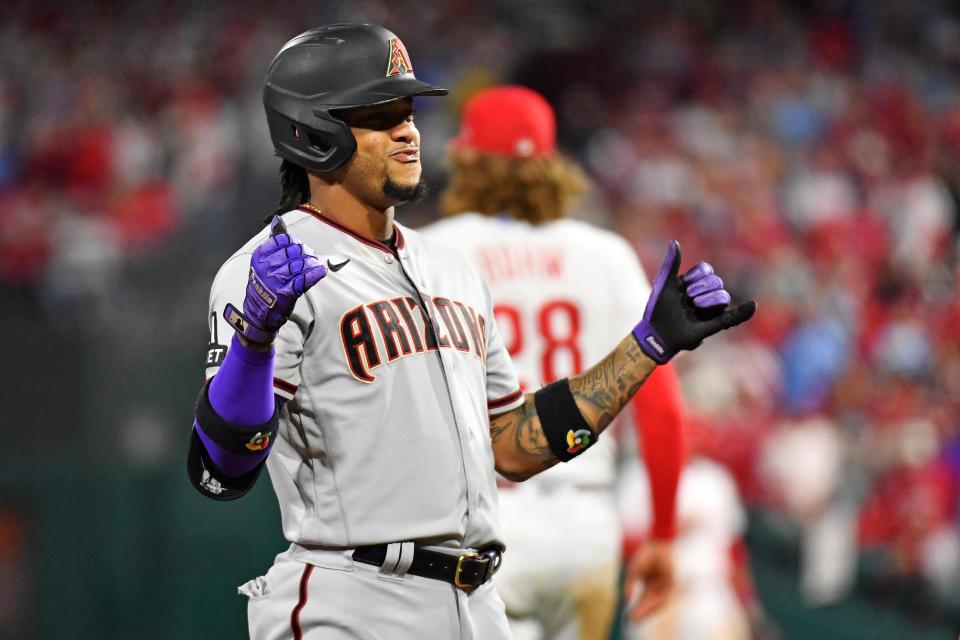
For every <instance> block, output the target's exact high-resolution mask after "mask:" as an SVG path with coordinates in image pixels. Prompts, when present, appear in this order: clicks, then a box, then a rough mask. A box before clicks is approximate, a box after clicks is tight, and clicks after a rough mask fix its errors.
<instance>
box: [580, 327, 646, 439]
mask: <svg viewBox="0 0 960 640" xmlns="http://www.w3.org/2000/svg"><path fill="white" fill-rule="evenodd" d="M655 366H656V364H655V363H654V362H653V361H652V360H650V359H649V358H648V357H647V356H646V355H644V353H643V352H642V351H641V350H640V347H639V346H637V341H636V340H635V339H634V338H633V336H627V337H626V338H624V339H623V340H622V341H621V342H620V344H619V345H618V346H617V348H616V349H614V350H613V351H611V352H610V354H609V355H608V356H607V357H606V358H604V359H603V360H601V361H600V363H599V364H597V365H596V366H594V367H592V368H591V369H589V370H587V371H585V372H583V373H582V374H580V375H578V376H574V377H572V378H570V391H571V393H573V399H574V400H575V401H576V403H577V407H578V408H579V409H580V413H582V414H583V417H584V418H585V419H586V421H587V423H588V424H589V425H590V427H591V429H593V432H594V433H600V432H601V431H603V430H604V429H606V428H607V426H608V425H609V424H610V423H611V422H612V421H613V419H614V418H615V417H616V416H617V414H618V413H620V410H621V409H623V407H624V406H626V404H627V402H629V401H630V398H632V397H633V395H634V394H635V393H636V392H637V389H639V388H640V385H642V384H643V382H644V380H646V379H647V377H648V376H649V375H650V374H651V373H652V372H653V369H654V367H655Z"/></svg>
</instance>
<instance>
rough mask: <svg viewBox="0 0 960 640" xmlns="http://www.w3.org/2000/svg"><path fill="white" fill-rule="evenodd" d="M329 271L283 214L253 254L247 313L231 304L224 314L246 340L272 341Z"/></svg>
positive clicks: (273, 223)
mask: <svg viewBox="0 0 960 640" xmlns="http://www.w3.org/2000/svg"><path fill="white" fill-rule="evenodd" d="M325 275H327V268H326V267H325V266H324V265H323V264H321V262H320V261H319V260H318V259H317V257H316V256H315V255H313V252H312V251H310V249H309V248H307V247H304V246H303V244H301V243H300V242H298V241H297V240H295V239H294V238H293V237H291V236H290V234H288V233H287V228H286V226H285V225H284V224H283V220H281V219H280V216H274V217H273V220H272V221H271V222H270V237H269V238H267V239H266V240H265V241H264V242H263V243H262V244H260V246H258V247H257V248H256V249H255V250H254V252H253V256H252V257H251V258H250V278H249V280H248V281H247V293H246V296H245V297H244V299H243V313H241V312H240V311H239V310H237V308H236V307H234V306H233V305H232V304H227V306H226V308H225V309H224V311H223V315H224V317H225V318H226V319H227V322H229V323H230V326H232V327H233V328H234V329H236V330H237V332H238V333H239V334H240V335H241V336H243V337H244V338H245V339H246V340H248V341H250V342H254V343H258V344H262V345H266V344H270V343H272V342H273V340H274V338H276V336H277V331H279V330H280V327H282V326H283V323H284V322H286V321H287V318H289V317H290V314H291V313H293V307H294V305H296V303H297V300H298V299H299V298H300V296H302V295H303V294H304V293H306V292H307V290H309V289H310V287H312V286H313V285H315V284H317V283H318V282H320V280H322V279H323V277H324V276H325Z"/></svg>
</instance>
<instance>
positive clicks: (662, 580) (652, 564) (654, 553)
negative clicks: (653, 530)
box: [623, 540, 673, 622]
mask: <svg viewBox="0 0 960 640" xmlns="http://www.w3.org/2000/svg"><path fill="white" fill-rule="evenodd" d="M638 590H641V591H640V593H639V597H638ZM672 591H673V545H672V544H671V543H669V542H665V541H663V540H648V541H647V542H645V543H644V544H643V546H641V547H640V549H638V550H637V552H636V553H634V554H633V557H632V558H630V562H629V563H627V573H626V577H625V579H624V583H623V596H624V601H625V602H626V603H627V606H628V607H630V610H629V615H630V620H631V621H633V622H636V621H638V620H642V619H643V618H646V617H647V616H649V615H650V614H652V613H654V612H655V611H656V610H657V609H659V608H660V607H662V606H663V604H664V603H665V602H666V601H667V599H668V598H669V597H670V593H671V592H672ZM635 599H636V602H634V600H635Z"/></svg>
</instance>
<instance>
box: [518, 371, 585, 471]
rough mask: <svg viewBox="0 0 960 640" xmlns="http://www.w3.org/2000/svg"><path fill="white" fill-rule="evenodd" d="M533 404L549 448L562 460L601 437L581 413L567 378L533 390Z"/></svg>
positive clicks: (569, 457)
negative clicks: (534, 391) (535, 390)
mask: <svg viewBox="0 0 960 640" xmlns="http://www.w3.org/2000/svg"><path fill="white" fill-rule="evenodd" d="M533 403H534V406H536V408H537V417H538V418H540V426H541V428H543V434H544V435H545V436H546V437H547V443H548V444H549V445H550V450H551V451H553V455H555V456H557V458H558V459H559V460H560V461H561V462H568V461H569V460H572V459H573V458H576V457H577V456H578V455H580V454H581V453H583V452H584V451H586V450H587V449H588V448H590V447H591V446H592V445H593V443H595V442H596V441H597V438H598V437H599V436H600V434H596V433H594V432H593V431H592V430H591V429H590V425H588V424H587V421H586V420H585V419H584V417H583V414H582V413H580V409H579V408H578V407H577V403H576V401H575V400H574V399H573V394H572V393H571V392H570V381H569V380H568V379H567V378H563V379H562V380H557V381H556V382H551V383H550V384H548V385H547V386H545V387H543V388H542V389H540V390H539V391H537V392H536V393H534V394H533Z"/></svg>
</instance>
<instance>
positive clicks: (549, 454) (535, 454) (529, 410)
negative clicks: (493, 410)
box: [490, 393, 559, 480]
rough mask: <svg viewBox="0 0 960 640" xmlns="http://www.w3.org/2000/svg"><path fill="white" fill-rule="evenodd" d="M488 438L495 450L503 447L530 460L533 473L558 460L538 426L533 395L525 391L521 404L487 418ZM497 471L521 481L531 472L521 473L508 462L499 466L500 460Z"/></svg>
mask: <svg viewBox="0 0 960 640" xmlns="http://www.w3.org/2000/svg"><path fill="white" fill-rule="evenodd" d="M490 438H491V439H492V440H493V447H494V451H496V450H497V449H502V448H503V447H509V448H511V449H513V450H514V452H516V453H518V454H520V455H521V456H522V457H523V458H525V459H526V460H524V462H528V463H533V466H534V467H536V471H535V473H539V472H540V471H543V470H544V469H548V468H550V467H552V466H553V465H555V464H556V463H557V462H559V460H557V458H556V456H554V455H553V451H551V450H550V445H549V444H548V443H547V436H546V435H544V433H543V427H541V426H540V418H538V417H537V408H536V406H535V405H534V404H533V394H529V393H528V394H527V395H526V397H525V398H524V400H523V404H522V405H520V406H519V407H517V408H516V409H514V410H513V411H508V412H507V413H502V414H500V415H499V416H494V417H493V419H492V420H491V421H490ZM497 470H498V471H499V472H500V473H502V474H503V475H504V476H506V477H507V478H509V479H510V480H523V479H525V478H526V477H529V475H532V474H529V475H527V474H524V473H523V472H522V470H520V469H514V468H511V467H510V466H509V465H506V466H503V467H502V468H501V464H500V461H499V460H498V464H497Z"/></svg>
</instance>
